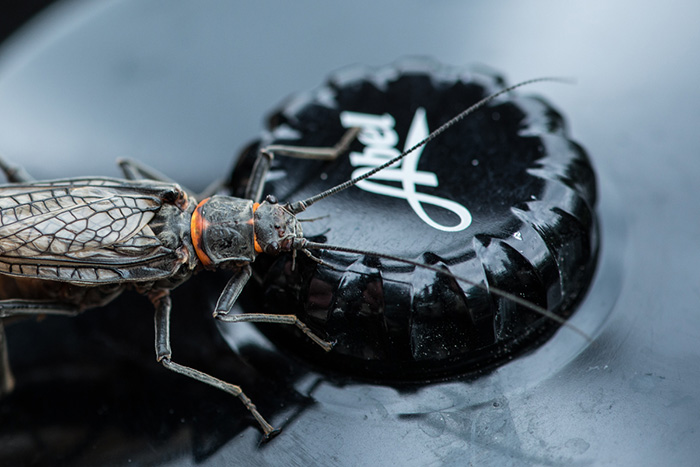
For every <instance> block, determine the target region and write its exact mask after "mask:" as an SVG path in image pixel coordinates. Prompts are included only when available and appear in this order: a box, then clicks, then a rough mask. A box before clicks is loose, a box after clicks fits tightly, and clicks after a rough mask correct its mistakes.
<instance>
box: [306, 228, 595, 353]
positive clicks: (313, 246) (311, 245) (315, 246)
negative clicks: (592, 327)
mask: <svg viewBox="0 0 700 467" xmlns="http://www.w3.org/2000/svg"><path fill="white" fill-rule="evenodd" d="M297 241H298V242H299V245H298V248H299V249H300V250H302V251H304V250H306V253H307V254H310V253H308V250H326V251H338V252H341V253H352V254H357V255H366V256H374V257H375V258H381V259H388V260H390V261H397V262H400V263H405V264H410V265H412V266H416V267H419V268H423V269H428V270H430V271H433V272H436V273H438V274H441V275H443V276H447V277H450V278H452V279H455V280H457V281H461V282H464V283H466V284H469V285H471V286H473V287H477V288H479V289H482V290H484V291H486V292H489V293H493V294H494V295H498V296H500V297H503V298H505V299H506V300H510V301H512V302H514V303H516V304H518V305H521V306H524V307H525V308H528V309H530V310H532V311H534V312H535V313H538V314H540V315H542V316H544V317H546V318H549V319H551V320H552V321H555V322H557V323H559V324H560V325H562V326H566V327H568V328H569V329H571V330H572V331H574V332H576V333H577V334H579V335H580V336H582V337H583V338H584V339H586V340H587V341H589V342H591V341H592V340H593V339H592V338H591V336H589V335H588V334H586V333H585V332H583V331H582V330H581V329H579V328H577V327H576V326H574V325H573V324H571V323H569V322H568V321H567V320H566V319H564V318H562V317H561V316H559V315H557V314H555V313H552V312H551V311H549V310H547V309H546V308H543V307H541V306H539V305H535V304H534V303H532V302H529V301H527V300H525V299H524V298H521V297H518V296H517V295H514V294H512V293H510V292H506V291H505V290H502V289H499V288H496V287H493V286H490V285H485V284H482V283H480V282H476V281H473V280H471V279H467V278H466V277H461V276H458V275H456V274H454V273H452V272H450V271H447V270H445V269H443V268H440V267H437V266H433V265H430V264H425V263H421V262H418V261H413V260H410V259H407V258H402V257H400V256H394V255H388V254H385V253H379V252H376V251H366V250H358V249H356V248H347V247H344V246H337V245H326V244H325V243H316V242H312V241H309V240H307V239H305V238H302V239H297ZM296 247H297V245H295V249H296ZM321 264H325V265H327V264H326V263H325V262H321ZM334 269H335V268H334Z"/></svg>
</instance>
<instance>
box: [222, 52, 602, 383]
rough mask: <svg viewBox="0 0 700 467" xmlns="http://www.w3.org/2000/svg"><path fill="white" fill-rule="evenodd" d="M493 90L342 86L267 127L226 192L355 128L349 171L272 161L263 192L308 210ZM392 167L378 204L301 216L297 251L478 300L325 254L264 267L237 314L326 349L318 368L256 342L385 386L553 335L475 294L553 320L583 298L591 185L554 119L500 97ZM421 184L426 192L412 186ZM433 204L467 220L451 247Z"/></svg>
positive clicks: (359, 199) (362, 82) (307, 96)
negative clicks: (291, 153)
mask: <svg viewBox="0 0 700 467" xmlns="http://www.w3.org/2000/svg"><path fill="white" fill-rule="evenodd" d="M502 87H504V81H503V79H502V78H501V77H499V76H495V75H488V74H483V73H478V72H474V71H471V70H469V69H464V68H458V67H449V66H444V65H440V64H438V63H436V62H433V61H431V60H428V59H405V60H402V61H399V62H397V63H394V64H391V65H388V66H385V67H379V68H376V69H372V68H363V67H354V68H350V69H348V70H344V71H341V72H339V73H336V74H335V75H333V76H331V78H330V79H329V81H328V83H327V84H326V85H325V86H323V87H321V88H319V89H317V90H315V91H313V92H310V93H304V94H300V95H298V96H295V97H292V98H291V99H289V100H288V101H287V103H286V104H285V105H283V106H282V107H281V108H280V109H279V110H277V111H276V112H274V113H273V114H272V116H271V117H270V118H269V133H266V134H265V135H264V136H263V138H262V140H261V142H260V143H258V144H254V145H252V146H250V147H249V148H248V149H247V150H246V151H245V152H244V154H243V156H242V158H241V159H240V162H239V164H238V167H237V168H236V170H235V171H234V173H233V175H232V180H231V185H232V186H234V187H239V190H242V189H243V188H244V187H245V185H246V183H247V175H246V174H247V173H248V172H249V170H250V168H249V167H250V165H251V164H252V161H253V160H255V159H256V157H257V156H256V154H257V151H258V147H259V146H260V145H263V146H268V145H280V144H283V145H301V146H317V145H318V146H329V145H331V144H333V143H334V142H335V141H337V140H339V139H340V138H341V136H342V134H343V132H344V131H346V130H347V127H348V126H352V125H362V122H365V125H366V127H365V128H364V129H363V131H364V132H361V133H360V136H359V138H358V139H359V140H358V141H356V142H354V143H353V144H352V146H351V148H350V151H351V154H350V155H349V157H342V158H339V159H338V160H337V161H333V162H322V161H314V160H298V159H291V158H278V159H277V160H275V162H274V165H273V174H272V177H270V180H268V183H267V185H266V191H267V192H270V193H272V194H274V195H275V196H276V197H278V198H280V199H298V198H304V197H306V196H310V195H312V194H314V193H317V192H319V191H322V190H324V189H326V188H327V187H329V186H333V185H335V184H337V183H340V182H342V181H343V180H345V179H348V178H349V177H350V176H351V175H357V173H358V171H359V170H361V169H362V168H363V167H367V166H371V165H372V164H377V163H378V162H375V160H381V159H382V158H389V157H390V156H389V155H391V154H396V153H398V152H399V151H400V150H401V149H402V148H406V147H408V146H410V144H409V143H410V141H408V139H409V136H408V135H409V133H410V132H411V131H414V132H415V131H416V130H415V128H416V127H415V126H414V125H418V126H419V125H420V124H421V123H422V122H425V123H427V128H424V129H423V130H422V131H423V132H426V131H432V130H434V129H436V128H437V127H438V126H439V125H441V124H442V123H444V122H445V121H447V120H448V119H449V118H451V117H453V116H454V115H455V114H456V113H458V112H459V110H460V109H463V108H465V107H468V106H469V105H471V104H473V103H475V102H476V101H478V100H479V99H481V98H483V97H485V96H487V95H490V94H492V93H493V92H495V91H497V90H498V89H500V88H502ZM423 111H424V114H422V113H421V112H423ZM422 115H425V117H421V116H422ZM421 119H422V120H421ZM416 122H418V123H416ZM411 164H415V166H413V165H411ZM400 167H401V168H400V169H396V170H393V169H388V170H386V172H392V174H391V176H387V175H386V174H383V175H382V176H381V177H378V178H379V180H378V181H376V182H373V183H374V187H373V188H370V189H374V190H377V191H381V190H383V192H389V191H391V192H392V193H393V195H392V196H381V195H380V194H381V193H380V194H378V193H377V191H375V192H371V191H369V190H361V189H359V188H352V189H350V190H347V191H345V192H341V193H338V194H336V195H334V196H333V197H332V198H330V199H328V200H325V201H324V202H323V203H319V207H317V208H316V209H314V208H313V207H312V208H310V209H309V211H308V216H309V217H319V216H320V217H322V219H320V220H317V221H315V222H312V223H309V224H307V225H308V227H306V233H307V236H310V237H314V236H315V237H316V239H317V240H319V241H321V242H327V243H329V244H335V245H343V246H348V247H354V248H358V249H367V250H372V251H379V252H383V253H387V254H393V255H396V256H400V257H404V258H409V259H412V260H414V261H417V262H423V263H427V264H432V265H437V266H439V267H443V268H445V270H447V271H450V272H452V273H454V274H456V275H458V276H461V277H466V278H468V279H469V280H471V281H473V282H475V283H477V284H483V285H484V286H485V288H478V287H473V286H471V285H469V284H464V283H460V282H458V281H455V280H452V279H450V278H448V277H445V276H441V275H439V274H436V273H434V272H432V271H425V270H420V268H414V267H412V266H407V265H402V264H396V263H392V262H389V261H384V260H378V259H376V258H372V257H371V256H365V255H349V254H345V253H335V252H323V253H322V254H321V256H320V258H321V259H322V260H323V261H325V262H327V263H329V264H330V265H332V266H333V267H332V268H329V267H325V266H319V265H318V264H317V263H316V262H313V261H309V260H307V259H305V258H301V259H297V267H296V268H293V267H292V259H291V258H290V257H284V256H282V257H279V258H275V259H264V260H262V261H258V262H257V263H256V265H255V271H256V272H257V274H256V275H255V276H254V278H255V287H254V288H250V289H249V290H250V293H249V294H247V295H246V296H244V298H243V302H242V303H243V304H244V307H245V309H246V310H249V311H257V310H260V308H261V307H262V309H263V310H265V311H266V312H268V313H290V314H295V315H297V316H299V317H300V318H301V319H302V321H304V322H306V323H307V324H309V325H310V326H311V327H312V329H314V330H315V332H317V333H319V334H321V335H325V336H328V338H329V339H333V340H335V341H336V342H337V343H336V346H335V349H334V352H333V353H332V354H328V355H319V352H317V351H316V349H314V348H312V347H310V346H307V345H305V343H304V342H303V341H302V340H301V339H296V338H295V337H294V335H292V333H291V332H289V330H286V329H273V328H269V329H267V328H266V329H265V332H266V333H267V334H268V335H269V336H271V337H272V338H273V339H274V341H275V342H276V343H278V344H279V345H281V346H283V347H284V348H286V349H288V350H289V351H291V352H295V353H298V354H300V355H302V356H303V357H304V358H305V359H307V360H310V361H315V362H317V363H320V364H322V365H324V366H325V367H326V368H329V369H332V370H333V371H342V372H348V373H352V374H354V375H356V376H360V377H364V378H371V379H399V380H425V379H433V378H436V377H444V376H449V375H455V374H464V373H470V372H474V371H481V370H483V369H485V368H490V367H493V366H494V365H498V364H500V363H503V362H506V361H508V360H510V359H512V358H513V357H514V356H515V355H517V354H519V353H522V352H523V351H526V350H528V349H531V348H533V347H534V346H536V345H538V344H540V343H542V342H543V341H545V340H546V339H547V338H548V337H549V336H551V335H552V333H553V332H554V330H556V328H557V327H558V326H557V324H556V323H553V322H551V320H548V319H546V318H543V317H542V316H539V315H537V314H536V313H533V312H532V311H531V310H529V309H527V308H526V307H523V306H520V305H517V304H514V303H512V302H510V301H509V300H507V299H505V298H503V297H500V296H498V295H494V294H492V293H491V292H490V291H489V290H488V288H489V287H495V288H498V289H500V290H506V291H509V292H511V293H514V294H515V295H517V296H519V297H522V298H524V299H526V300H528V301H530V302H532V303H535V304H538V305H541V306H543V307H544V308H547V309H549V310H554V311H555V312H556V313H558V314H559V315H560V316H562V317H567V316H569V315H570V314H571V313H572V312H573V310H574V309H575V304H576V303H577V302H578V301H579V300H580V299H581V298H582V296H583V295H584V294H585V292H586V290H587V287H588V284H589V282H590V279H591V277H592V274H593V271H594V270H595V265H596V258H597V251H598V234H597V221H596V214H595V210H594V209H595V203H596V181H595V174H594V171H593V168H592V166H591V164H590V161H589V159H588V157H587V155H586V153H585V151H584V150H583V149H582V148H581V146H579V145H578V144H576V143H575V142H573V141H571V140H570V139H569V137H568V135H567V131H566V128H565V124H564V119H563V117H562V116H561V115H560V114H559V113H558V112H557V111H556V110H554V108H553V107H552V106H550V105H549V104H548V103H546V102H545V101H544V100H542V99H540V98H536V97H521V96H518V95H516V94H515V93H513V94H511V95H508V96H506V97H504V98H503V99H499V100H496V101H494V102H492V103H490V104H489V105H488V106H487V107H486V108H484V109H481V110H479V111H477V112H476V113H475V114H473V115H470V116H469V117H468V118H466V119H465V120H464V121H462V122H459V123H458V124H456V125H455V127H454V128H452V129H451V130H450V131H449V132H447V133H445V134H444V135H441V137H440V138H438V139H437V140H435V141H433V142H431V143H430V144H428V145H426V147H425V148H422V151H421V154H419V155H418V156H416V157H415V158H413V159H411V160H410V161H409V160H405V161H403V162H402V165H401V166H400ZM402 170H403V172H402ZM406 173H408V175H405V174H406ZM430 176H434V184H435V186H428V185H427V184H428V183H429V182H426V181H424V180H426V179H429V177H430ZM406 177H409V178H408V179H407V178H406ZM410 177H414V178H410ZM420 177H423V179H421V178H420ZM382 179H383V180H382ZM387 180H388V181H387ZM421 180H423V181H421ZM411 191H413V192H414V193H418V195H417V196H422V198H418V201H416V200H415V195H414V200H413V203H414V204H413V205H411V204H410V203H409V202H408V198H409V197H411V196H412V195H411V194H410V193H409V192H411ZM237 193H241V191H238V192H237ZM407 193H408V194H407ZM442 200H445V201H444V203H445V204H446V203H447V202H448V201H449V202H452V203H453V204H454V203H457V204H459V205H461V206H464V207H466V208H467V209H468V211H469V212H470V213H471V221H470V222H471V224H470V225H469V226H468V227H467V228H466V229H463V230H460V231H456V232H455V231H449V230H448V228H449V227H452V226H455V225H457V224H459V222H460V221H462V222H465V221H464V217H465V215H462V217H461V218H460V217H457V216H455V212H457V209H456V208H455V209H454V210H453V211H451V210H449V209H445V208H443V207H440V205H439V204H438V202H441V201H442ZM416 205H418V208H416V207H415V206H416ZM421 208H422V209H423V214H424V215H423V217H420V216H419V214H418V213H417V210H418V209H421ZM323 216H325V217H323ZM426 217H427V218H429V220H430V221H432V222H433V224H437V225H438V227H441V229H438V228H436V227H434V226H433V225H431V224H429V223H428V221H426V220H425V218H426ZM261 301H262V303H261Z"/></svg>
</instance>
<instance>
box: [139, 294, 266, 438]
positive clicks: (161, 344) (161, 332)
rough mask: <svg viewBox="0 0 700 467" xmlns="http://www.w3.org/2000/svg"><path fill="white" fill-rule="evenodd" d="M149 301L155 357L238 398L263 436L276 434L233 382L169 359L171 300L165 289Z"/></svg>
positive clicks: (178, 371)
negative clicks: (153, 309)
mask: <svg viewBox="0 0 700 467" xmlns="http://www.w3.org/2000/svg"><path fill="white" fill-rule="evenodd" d="M150 298H151V302H152V303H153V305H154V306H155V309H156V312H155V319H154V321H155V329H156V342H155V345H156V359H157V360H158V361H159V362H160V363H161V364H162V365H163V366H164V367H165V368H167V369H169V370H171V371H174V372H175V373H180V374H181V375H185V376H188V377H190V378H192V379H196V380H197V381H201V382H202V383H206V384H208V385H210V386H214V387H215V388H217V389H221V390H222V391H225V392H227V393H229V394H231V395H233V396H235V397H237V398H238V399H240V401H241V402H242V403H243V405H244V406H245V407H246V409H248V411H249V412H250V413H251V415H253V418H255V420H256V421H257V422H258V424H259V425H260V428H261V429H262V430H263V433H264V434H265V438H266V439H269V438H270V437H272V436H274V435H275V434H277V432H278V431H279V430H277V429H275V428H274V427H273V426H272V425H270V424H269V423H268V422H267V420H265V419H264V418H263V416H262V415H260V412H258V409H257V408H256V407H255V404H253V402H252V401H251V400H250V399H249V398H248V396H246V395H245V394H244V393H243V390H242V389H241V388H240V386H236V385H235V384H230V383H227V382H225V381H222V380H220V379H218V378H214V377H213V376H211V375H208V374H206V373H203V372H201V371H199V370H195V369H194V368H190V367H188V366H184V365H180V364H179V363H175V362H173V361H172V360H171V354H172V352H171V348H170V309H171V306H172V300H171V299H170V295H169V294H168V293H167V291H161V292H157V293H152V294H151V297H150Z"/></svg>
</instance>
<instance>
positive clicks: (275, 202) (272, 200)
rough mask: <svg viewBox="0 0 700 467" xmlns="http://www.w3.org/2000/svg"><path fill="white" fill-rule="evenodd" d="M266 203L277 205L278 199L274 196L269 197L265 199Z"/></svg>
mask: <svg viewBox="0 0 700 467" xmlns="http://www.w3.org/2000/svg"><path fill="white" fill-rule="evenodd" d="M265 201H267V202H268V203H270V204H277V198H276V197H274V196H272V195H267V196H266V197H265Z"/></svg>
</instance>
